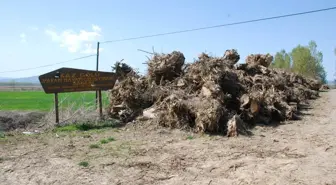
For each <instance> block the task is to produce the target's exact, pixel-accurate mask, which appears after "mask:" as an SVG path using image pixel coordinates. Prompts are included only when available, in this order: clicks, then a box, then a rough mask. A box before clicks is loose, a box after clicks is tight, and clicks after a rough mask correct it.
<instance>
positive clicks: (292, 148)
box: [0, 90, 336, 185]
mask: <svg viewBox="0 0 336 185" xmlns="http://www.w3.org/2000/svg"><path fill="white" fill-rule="evenodd" d="M321 95H322V97H321V98H319V99H317V100H316V101H314V102H313V103H312V108H307V110H306V111H304V114H305V115H304V116H303V119H302V120H300V121H292V122H288V123H286V124H283V125H280V126H277V127H275V126H273V127H270V126H257V127H255V128H254V129H253V130H252V133H253V135H252V136H249V137H245V136H239V137H237V138H227V137H223V136H215V135H214V136H210V135H206V134H204V135H194V134H192V133H189V132H184V131H179V130H171V129H166V128H162V127H156V126H154V125H153V124H152V125H146V124H143V125H134V124H133V125H132V124H129V125H127V126H126V127H124V128H119V129H105V130H91V131H87V132H67V133H64V132H63V133H51V132H49V133H44V134H38V135H30V136H24V135H15V136H10V137H8V138H6V139H2V140H1V141H0V145H1V147H0V173H1V175H0V182H1V184H3V185H7V184H8V185H9V184H10V185H16V184H20V185H21V184H27V185H29V184H69V185H70V184H71V185H74V184H83V185H86V184H120V185H121V184H125V185H126V184H127V185H128V184H188V185H190V184H197V185H199V184H204V185H210V184H211V185H215V184H221V185H223V184H237V185H238V184H241V185H242V184H307V185H308V184H309V185H311V184H323V185H327V184H328V185H332V184H336V135H335V130H336V124H335V122H336V91H334V90H333V91H329V92H325V93H321ZM108 137H113V138H114V139H115V141H111V142H108V143H107V144H100V142H99V141H100V140H101V139H106V138H108ZM95 143H98V144H99V147H100V148H90V147H89V146H90V145H91V144H95ZM83 161H86V162H88V166H87V167H83V166H80V165H79V163H80V162H83Z"/></svg>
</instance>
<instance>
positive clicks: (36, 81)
mask: <svg viewBox="0 0 336 185" xmlns="http://www.w3.org/2000/svg"><path fill="white" fill-rule="evenodd" d="M13 81H15V82H16V83H33V84H39V83H40V81H39V79H38V76H31V77H25V78H6V77H0V82H2V83H8V82H13Z"/></svg>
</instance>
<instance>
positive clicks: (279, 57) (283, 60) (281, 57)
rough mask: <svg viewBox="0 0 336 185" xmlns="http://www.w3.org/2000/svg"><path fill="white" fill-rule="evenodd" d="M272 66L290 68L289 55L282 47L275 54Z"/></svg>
mask: <svg viewBox="0 0 336 185" xmlns="http://www.w3.org/2000/svg"><path fill="white" fill-rule="evenodd" d="M272 66H273V67H276V68H284V69H290V68H291V57H290V55H289V54H288V53H287V52H286V51H285V50H284V49H282V50H281V51H280V52H277V53H276V54H275V57H274V62H273V63H272Z"/></svg>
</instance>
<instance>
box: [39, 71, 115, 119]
mask: <svg viewBox="0 0 336 185" xmlns="http://www.w3.org/2000/svg"><path fill="white" fill-rule="evenodd" d="M117 78H118V77H117V75H116V74H115V73H111V72H101V71H89V70H82V69H73V68H60V69H57V70H55V71H51V72H49V73H46V74H43V75H41V76H39V80H40V83H41V85H42V88H43V90H44V92H45V93H47V94H50V93H54V94H55V113H56V123H57V124H59V112H58V93H65V92H79V91H96V92H98V94H97V96H96V98H97V99H96V102H97V101H98V102H99V115H100V118H102V96H101V91H102V90H109V89H112V88H113V87H114V84H115V83H116V81H117Z"/></svg>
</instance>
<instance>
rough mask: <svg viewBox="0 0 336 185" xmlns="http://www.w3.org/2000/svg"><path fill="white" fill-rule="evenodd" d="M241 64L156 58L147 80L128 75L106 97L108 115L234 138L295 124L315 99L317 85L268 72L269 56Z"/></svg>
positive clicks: (227, 58) (233, 59)
mask: <svg viewBox="0 0 336 185" xmlns="http://www.w3.org/2000/svg"><path fill="white" fill-rule="evenodd" d="M239 60H240V56H239V54H238V53H237V51H236V50H234V49H232V50H227V51H225V53H224V56H223V57H212V56H209V55H208V54H205V53H202V54H200V55H199V56H198V59H197V60H196V61H195V62H193V63H188V64H186V63H185V57H184V55H183V53H181V52H178V51H173V52H172V53H170V54H158V53H155V54H153V57H152V58H151V59H150V60H149V61H147V65H148V74H147V75H145V76H140V75H135V73H129V74H128V75H126V77H124V78H123V79H122V80H120V81H119V83H117V84H116V86H115V87H114V88H113V89H112V90H111V91H110V107H109V109H108V113H109V115H110V116H111V117H113V118H116V119H119V120H121V121H123V122H130V121H133V120H144V119H146V120H151V121H152V122H153V123H157V124H160V125H162V126H165V127H171V128H180V129H184V128H188V129H193V130H194V131H195V132H208V133H222V134H225V135H227V136H237V135H238V134H246V133H247V129H248V128H249V127H250V126H253V125H254V124H273V123H275V122H276V123H278V122H281V121H285V120H295V119H298V118H299V116H300V114H299V109H300V107H301V105H304V104H307V103H308V101H307V100H310V99H316V98H317V97H318V96H319V89H320V88H321V87H322V84H321V83H320V82H319V81H317V80H314V79H308V78H305V77H303V76H300V75H298V74H294V73H290V72H287V71H284V70H280V69H272V68H270V67H269V66H270V64H271V63H272V61H273V57H272V56H271V55H269V54H266V55H262V54H255V55H249V56H248V57H247V58H246V62H245V63H242V64H237V63H238V61H239Z"/></svg>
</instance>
